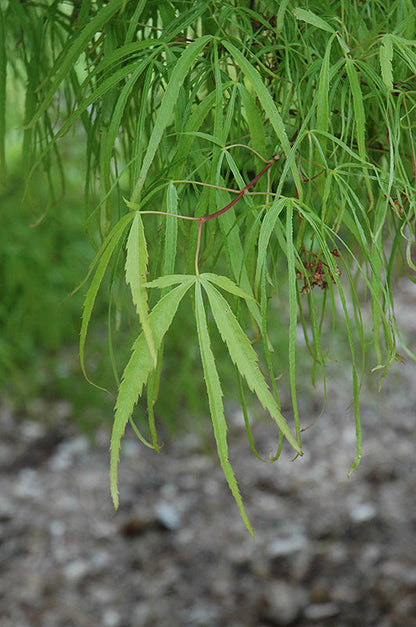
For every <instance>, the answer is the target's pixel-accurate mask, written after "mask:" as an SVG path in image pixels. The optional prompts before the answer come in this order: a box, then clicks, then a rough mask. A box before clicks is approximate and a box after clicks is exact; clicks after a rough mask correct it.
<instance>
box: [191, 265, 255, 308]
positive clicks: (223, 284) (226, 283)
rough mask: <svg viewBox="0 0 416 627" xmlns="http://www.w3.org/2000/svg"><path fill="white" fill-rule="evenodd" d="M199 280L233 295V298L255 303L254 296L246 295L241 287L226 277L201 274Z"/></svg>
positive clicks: (207, 273) (208, 273)
mask: <svg viewBox="0 0 416 627" xmlns="http://www.w3.org/2000/svg"><path fill="white" fill-rule="evenodd" d="M201 279H206V280H207V281H210V282H211V283H215V285H218V287H220V288H221V289H223V290H225V291H226V292H229V293H230V294H234V296H238V297H239V298H244V299H245V300H250V301H255V299H254V296H252V295H251V294H248V293H247V292H245V291H244V290H242V289H241V287H238V285H237V284H236V283H234V281H231V279H229V278H228V277H227V276H220V275H218V274H212V273H210V272H204V274H201Z"/></svg>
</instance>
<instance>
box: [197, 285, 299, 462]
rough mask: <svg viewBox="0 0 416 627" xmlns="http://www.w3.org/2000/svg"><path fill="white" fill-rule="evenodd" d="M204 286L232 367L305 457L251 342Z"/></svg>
mask: <svg viewBox="0 0 416 627" xmlns="http://www.w3.org/2000/svg"><path fill="white" fill-rule="evenodd" d="M201 284H202V286H203V288H204V290H205V291H206V293H207V295H208V299H209V303H210V306H211V310H212V314H213V316H214V319H215V323H216V325H217V327H218V330H219V332H220V335H221V337H222V339H223V341H224V342H225V344H226V345H227V348H228V351H229V354H230V357H231V359H232V361H233V363H234V364H235V365H236V366H237V368H238V370H239V372H240V373H241V375H242V376H243V377H244V378H245V380H246V381H247V384H248V386H249V388H250V389H251V390H252V391H253V392H255V394H256V396H257V398H258V399H259V401H260V403H261V404H262V405H263V407H264V408H265V409H267V411H268V412H269V413H270V415H271V417H272V418H273V419H274V420H275V422H276V423H277V425H278V427H279V429H281V431H282V432H283V434H284V436H285V437H286V439H287V440H288V442H289V443H290V445H291V446H292V447H293V448H294V449H295V451H296V452H297V453H298V454H299V455H302V450H301V448H300V446H299V444H298V443H297V442H296V440H295V438H294V437H293V435H292V433H291V431H290V429H289V427H288V426H287V423H286V420H285V418H284V417H283V416H282V413H281V411H280V409H279V407H278V406H277V403H276V401H275V399H274V398H273V396H272V394H271V392H270V390H269V388H268V386H267V383H266V381H265V379H264V377H263V375H262V373H261V371H260V368H259V364H258V358H257V355H256V353H255V351H254V349H253V347H252V345H251V343H250V340H249V339H248V337H247V335H246V334H245V333H244V331H243V330H242V328H241V327H240V325H239V323H238V321H237V319H236V317H235V316H234V314H233V312H232V310H231V308H230V306H229V304H228V303H227V301H226V300H225V298H224V297H223V296H221V294H220V293H219V292H218V290H217V289H216V288H215V287H214V286H213V285H211V284H210V283H209V282H208V281H204V280H201Z"/></svg>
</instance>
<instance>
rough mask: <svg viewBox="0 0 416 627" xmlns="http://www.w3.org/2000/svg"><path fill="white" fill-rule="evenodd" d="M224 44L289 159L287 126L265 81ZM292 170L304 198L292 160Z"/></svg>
mask: <svg viewBox="0 0 416 627" xmlns="http://www.w3.org/2000/svg"><path fill="white" fill-rule="evenodd" d="M222 44H223V46H224V47H225V48H227V50H228V51H229V52H230V54H231V55H232V56H233V58H234V60H235V61H236V63H237V64H238V65H239V66H240V68H241V69H242V71H243V72H244V74H245V75H246V76H247V78H248V79H249V81H250V82H251V84H252V86H253V88H254V91H255V92H256V94H257V97H258V99H259V102H260V103H261V105H262V107H263V109H264V111H265V112H266V114H267V116H268V118H269V120H270V122H271V124H272V126H273V128H274V130H275V132H276V135H277V137H278V140H279V141H280V144H281V146H282V148H283V152H284V153H285V155H286V156H287V157H288V156H289V153H290V143H289V139H288V136H287V133H286V129H285V125H284V123H283V120H282V117H281V115H280V113H279V111H278V110H277V107H276V104H275V101H274V100H273V98H272V96H271V94H270V92H269V91H268V89H267V87H266V85H265V84H264V81H263V80H262V78H261V76H260V74H259V73H258V71H257V70H256V68H255V67H253V66H252V65H251V63H250V62H249V61H248V60H247V59H246V57H245V56H244V55H243V54H242V53H241V52H240V50H238V48H236V47H235V46H234V45H233V44H231V43H230V42H229V41H228V40H226V39H224V40H223V41H222ZM290 169H291V172H292V175H293V179H294V181H295V185H296V189H297V190H298V193H299V196H300V197H302V184H301V180H300V177H299V172H298V168H297V164H296V163H295V161H294V160H292V162H291V166H290Z"/></svg>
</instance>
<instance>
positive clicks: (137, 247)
mask: <svg viewBox="0 0 416 627" xmlns="http://www.w3.org/2000/svg"><path fill="white" fill-rule="evenodd" d="M147 261H148V254H147V244H146V238H145V234H144V227H143V221H142V218H141V216H140V212H139V211H137V212H136V214H135V216H134V218H133V222H132V225H131V227H130V233H129V236H128V239H127V250H126V267H125V270H126V283H127V284H128V285H130V289H131V296H132V300H133V303H134V305H135V307H136V311H137V313H138V314H139V318H140V324H141V325H142V329H143V333H144V337H145V338H146V342H147V345H148V347H149V351H150V354H151V356H152V359H153V363H154V365H155V367H156V362H157V356H156V349H155V346H154V341H153V335H152V329H151V328H150V323H149V317H148V306H147V290H146V287H145V283H146V272H147Z"/></svg>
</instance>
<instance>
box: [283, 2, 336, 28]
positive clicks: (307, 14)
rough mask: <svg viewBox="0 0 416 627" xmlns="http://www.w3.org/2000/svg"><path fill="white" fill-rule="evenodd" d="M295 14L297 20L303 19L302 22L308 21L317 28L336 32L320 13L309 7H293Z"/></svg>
mask: <svg viewBox="0 0 416 627" xmlns="http://www.w3.org/2000/svg"><path fill="white" fill-rule="evenodd" d="M293 15H294V16H295V18H296V19H297V20H301V21H302V22H306V23H307V24H310V25H311V26H315V28H319V29H320V30H325V31H327V32H328V33H334V32H335V31H334V29H333V28H332V26H330V25H329V24H328V22H326V21H325V20H323V19H322V18H321V17H319V15H316V14H315V13H313V12H312V11H309V10H308V9H302V8H301V7H296V8H295V9H293Z"/></svg>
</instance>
